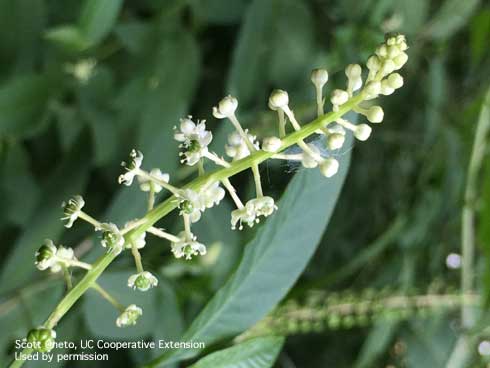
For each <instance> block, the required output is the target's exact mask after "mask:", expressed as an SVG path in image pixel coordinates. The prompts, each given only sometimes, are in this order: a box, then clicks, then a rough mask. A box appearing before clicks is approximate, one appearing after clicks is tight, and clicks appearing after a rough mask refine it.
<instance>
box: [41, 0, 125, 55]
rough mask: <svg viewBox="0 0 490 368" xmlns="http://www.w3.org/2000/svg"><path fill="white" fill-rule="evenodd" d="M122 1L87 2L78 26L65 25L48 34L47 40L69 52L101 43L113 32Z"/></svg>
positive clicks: (92, 0) (82, 49)
mask: <svg viewBox="0 0 490 368" xmlns="http://www.w3.org/2000/svg"><path fill="white" fill-rule="evenodd" d="M122 5H123V1H122V0H104V1H100V0H85V3H84V4H83V7H82V11H81V14H80V18H79V19H78V24H76V25H72V24H65V25H61V26H58V27H55V28H52V29H50V30H49V31H47V32H46V34H45V37H46V39H48V40H50V41H53V42H55V43H56V44H58V45H59V46H61V47H63V48H65V49H66V50H67V51H72V52H80V51H84V50H86V49H87V48H89V47H93V46H95V45H97V44H98V43H100V42H101V41H102V40H103V39H104V37H105V36H107V34H109V32H110V31H111V30H112V28H113V27H114V24H115V23H116V20H117V16H118V15H119V11H120V10H121V7H122Z"/></svg>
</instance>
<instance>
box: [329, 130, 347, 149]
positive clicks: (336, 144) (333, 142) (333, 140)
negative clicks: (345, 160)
mask: <svg viewBox="0 0 490 368" xmlns="http://www.w3.org/2000/svg"><path fill="white" fill-rule="evenodd" d="M344 142H345V135H344V134H340V133H332V134H329V135H328V137H327V147H328V149H330V150H336V149H339V148H341V147H342V146H343V145H344Z"/></svg>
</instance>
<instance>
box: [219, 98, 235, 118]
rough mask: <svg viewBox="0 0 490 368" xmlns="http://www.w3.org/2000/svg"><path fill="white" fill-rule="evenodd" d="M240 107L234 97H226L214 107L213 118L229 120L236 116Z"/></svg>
mask: <svg viewBox="0 0 490 368" xmlns="http://www.w3.org/2000/svg"><path fill="white" fill-rule="evenodd" d="M237 107H238V100H237V99H236V98H235V97H233V96H230V95H228V96H226V97H224V98H223V99H222V100H221V101H220V102H219V104H218V106H215V107H213V116H214V117H215V118H217V119H224V118H228V117H230V116H232V115H234V114H235V111H236V109H237Z"/></svg>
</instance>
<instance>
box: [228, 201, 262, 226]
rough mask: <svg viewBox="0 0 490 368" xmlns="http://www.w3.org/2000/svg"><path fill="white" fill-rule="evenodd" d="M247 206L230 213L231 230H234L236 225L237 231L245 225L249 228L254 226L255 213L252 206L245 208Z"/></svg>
mask: <svg viewBox="0 0 490 368" xmlns="http://www.w3.org/2000/svg"><path fill="white" fill-rule="evenodd" d="M247 204H248V203H247ZM247 204H246V205H245V206H244V207H242V208H238V209H236V210H234V211H232V212H231V228H232V229H233V230H235V229H236V225H237V224H239V225H238V229H239V230H242V229H243V224H247V225H248V226H249V227H252V226H254V224H255V219H256V217H257V213H256V212H255V208H254V206H253V205H248V206H247Z"/></svg>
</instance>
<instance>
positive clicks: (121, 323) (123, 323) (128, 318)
mask: <svg viewBox="0 0 490 368" xmlns="http://www.w3.org/2000/svg"><path fill="white" fill-rule="evenodd" d="M142 314H143V310H142V309H141V308H140V307H137V306H136V305H134V304H131V305H130V306H128V307H127V308H126V309H125V310H124V312H122V313H121V314H120V315H119V317H117V319H116V325H117V327H127V326H132V325H135V324H136V321H137V320H138V318H139V317H140V316H141V315H142Z"/></svg>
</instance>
